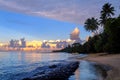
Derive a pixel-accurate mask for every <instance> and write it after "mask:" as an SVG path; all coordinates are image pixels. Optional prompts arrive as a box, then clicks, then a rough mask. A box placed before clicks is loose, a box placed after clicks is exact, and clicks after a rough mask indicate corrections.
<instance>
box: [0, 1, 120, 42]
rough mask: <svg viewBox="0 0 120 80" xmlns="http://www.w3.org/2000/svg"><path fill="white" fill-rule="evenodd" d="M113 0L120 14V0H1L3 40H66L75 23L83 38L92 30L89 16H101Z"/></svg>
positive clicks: (0, 21)
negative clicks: (88, 27) (23, 38)
mask: <svg viewBox="0 0 120 80" xmlns="http://www.w3.org/2000/svg"><path fill="white" fill-rule="evenodd" d="M106 2H109V3H111V4H112V5H113V6H114V7H115V10H116V11H115V13H116V15H118V14H120V4H119V3H120V0H0V42H5V41H9V40H10V39H20V38H22V37H25V38H26V40H58V39H60V40H66V39H68V38H69V36H70V33H71V32H72V30H74V28H75V27H78V28H79V29H80V38H81V39H86V37H87V36H89V35H91V33H89V32H86V31H85V29H84V27H83V26H84V22H85V20H86V19H87V18H90V17H96V18H99V15H100V14H99V13H100V11H101V8H102V6H103V5H104V4H105V3H106Z"/></svg>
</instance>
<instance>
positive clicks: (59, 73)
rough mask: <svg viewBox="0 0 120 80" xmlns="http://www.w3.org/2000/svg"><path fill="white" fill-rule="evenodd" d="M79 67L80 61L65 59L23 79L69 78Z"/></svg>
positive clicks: (50, 79)
mask: <svg viewBox="0 0 120 80" xmlns="http://www.w3.org/2000/svg"><path fill="white" fill-rule="evenodd" d="M78 67H79V62H78V61H65V62H61V63H58V64H55V65H51V66H48V68H46V69H45V70H44V71H43V72H44V73H37V75H36V74H34V75H33V76H32V77H29V78H24V79H23V80H67V79H68V78H69V76H71V75H72V74H73V73H74V72H75V70H76V69H77V68H78Z"/></svg>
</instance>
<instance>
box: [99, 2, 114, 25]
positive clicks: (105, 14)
mask: <svg viewBox="0 0 120 80" xmlns="http://www.w3.org/2000/svg"><path fill="white" fill-rule="evenodd" d="M114 11H115V10H114V7H112V6H111V4H109V3H106V4H104V5H103V7H102V11H101V15H100V19H101V20H100V22H101V24H103V25H105V23H106V21H107V19H109V18H111V16H112V15H114Z"/></svg>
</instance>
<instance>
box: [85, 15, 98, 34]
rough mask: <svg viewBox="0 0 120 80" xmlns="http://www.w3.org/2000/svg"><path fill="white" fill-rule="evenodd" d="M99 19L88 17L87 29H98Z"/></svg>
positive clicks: (92, 30)
mask: <svg viewBox="0 0 120 80" xmlns="http://www.w3.org/2000/svg"><path fill="white" fill-rule="evenodd" d="M98 25H99V23H98V20H97V19H95V18H93V17H92V18H88V19H87V20H86V21H85V26H84V27H85V29H86V30H87V31H91V32H94V31H95V30H97V29H98Z"/></svg>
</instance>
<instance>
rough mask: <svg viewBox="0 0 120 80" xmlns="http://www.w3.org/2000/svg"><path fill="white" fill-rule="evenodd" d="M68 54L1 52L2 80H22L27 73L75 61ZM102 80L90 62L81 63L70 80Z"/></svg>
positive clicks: (72, 55) (0, 78)
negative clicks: (55, 64) (66, 61)
mask: <svg viewBox="0 0 120 80" xmlns="http://www.w3.org/2000/svg"><path fill="white" fill-rule="evenodd" d="M76 56H81V57H82V56H85V55H79V54H77V55H74V54H68V53H34V52H0V80H20V79H21V78H22V77H24V76H25V75H24V74H25V73H29V72H31V71H32V70H35V69H36V68H38V67H42V66H46V65H50V64H54V63H59V62H61V61H64V60H74V58H75V57H76ZM88 79H89V80H100V79H99V78H98V76H97V75H96V71H95V68H94V67H93V66H92V65H91V63H90V62H87V61H80V65H79V68H78V69H77V70H76V72H75V74H74V75H73V76H71V77H70V78H69V80H88Z"/></svg>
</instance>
